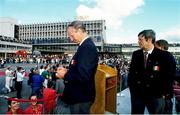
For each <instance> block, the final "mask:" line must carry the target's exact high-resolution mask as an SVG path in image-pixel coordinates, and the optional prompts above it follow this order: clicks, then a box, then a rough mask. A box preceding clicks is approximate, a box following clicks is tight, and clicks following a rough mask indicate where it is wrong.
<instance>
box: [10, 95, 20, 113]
mask: <svg viewBox="0 0 180 115" xmlns="http://www.w3.org/2000/svg"><path fill="white" fill-rule="evenodd" d="M11 98H17V97H11ZM17 99H18V98H17ZM11 102H12V100H10V99H8V111H9V110H10V109H11V108H10V107H9V106H10V105H11Z"/></svg>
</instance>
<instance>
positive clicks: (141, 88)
mask: <svg viewBox="0 0 180 115" xmlns="http://www.w3.org/2000/svg"><path fill="white" fill-rule="evenodd" d="M172 57H173V56H172V55H171V54H170V53H169V52H166V51H162V50H159V49H156V48H154V49H153V51H152V53H151V54H149V56H148V60H147V66H146V68H145V67H144V56H143V50H142V49H140V50H137V51H135V52H133V55H132V60H131V64H130V69H129V75H128V85H129V89H130V93H131V96H132V97H134V98H141V99H155V98H160V97H162V96H163V95H172V82H173V77H174V65H173V64H172V63H173V61H174V60H173V58H172Z"/></svg>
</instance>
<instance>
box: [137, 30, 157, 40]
mask: <svg viewBox="0 0 180 115" xmlns="http://www.w3.org/2000/svg"><path fill="white" fill-rule="evenodd" d="M140 35H143V36H144V37H145V39H146V41H147V40H148V39H149V38H151V39H152V43H154V42H155V40H156V33H155V32H154V30H152V29H148V30H143V31H141V32H140V33H139V34H138V36H140Z"/></svg>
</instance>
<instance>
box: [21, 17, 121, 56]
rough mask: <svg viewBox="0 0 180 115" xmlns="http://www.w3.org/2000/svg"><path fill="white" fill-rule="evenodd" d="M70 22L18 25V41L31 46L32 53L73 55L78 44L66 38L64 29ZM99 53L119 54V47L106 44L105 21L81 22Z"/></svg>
mask: <svg viewBox="0 0 180 115" xmlns="http://www.w3.org/2000/svg"><path fill="white" fill-rule="evenodd" d="M70 23H71V22H57V23H41V24H23V25H19V35H18V36H19V40H20V41H24V42H26V43H29V44H32V46H33V49H32V50H33V51H40V52H41V53H42V54H49V53H53V54H55V53H73V52H75V51H76V50H77V47H78V44H76V43H73V42H71V41H70V39H69V38H68V35H67V32H66V29H67V26H68V25H69V24H70ZM82 23H83V24H84V25H85V26H86V30H87V32H88V34H89V36H91V38H92V39H93V41H94V43H95V45H96V47H97V49H98V51H99V52H116V53H117V52H121V45H115V44H106V25H105V20H92V21H82Z"/></svg>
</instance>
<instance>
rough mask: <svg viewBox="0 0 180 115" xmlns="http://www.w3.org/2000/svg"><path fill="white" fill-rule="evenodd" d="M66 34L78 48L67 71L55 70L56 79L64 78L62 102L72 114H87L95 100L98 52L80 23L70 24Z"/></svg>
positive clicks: (60, 68) (63, 69)
mask: <svg viewBox="0 0 180 115" xmlns="http://www.w3.org/2000/svg"><path fill="white" fill-rule="evenodd" d="M67 34H68V36H69V38H70V40H71V41H72V42H75V43H77V44H78V45H79V47H78V49H77V52H76V53H75V55H74V56H73V58H72V60H71V62H70V65H69V69H68V70H67V69H66V68H63V67H58V68H57V77H58V78H64V84H65V88H64V92H63V96H62V100H63V101H64V102H65V103H66V104H68V105H69V106H70V111H71V113H72V114H88V113H90V107H91V105H92V103H93V102H94V100H95V73H96V69H97V65H98V52H97V49H96V46H95V44H94V42H93V41H92V39H91V37H89V36H88V34H87V31H86V27H85V25H84V24H83V23H82V22H81V21H74V22H72V23H70V24H69V25H68V27H67Z"/></svg>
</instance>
